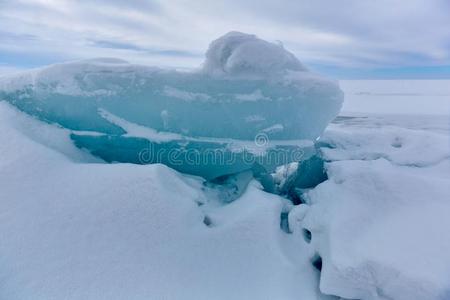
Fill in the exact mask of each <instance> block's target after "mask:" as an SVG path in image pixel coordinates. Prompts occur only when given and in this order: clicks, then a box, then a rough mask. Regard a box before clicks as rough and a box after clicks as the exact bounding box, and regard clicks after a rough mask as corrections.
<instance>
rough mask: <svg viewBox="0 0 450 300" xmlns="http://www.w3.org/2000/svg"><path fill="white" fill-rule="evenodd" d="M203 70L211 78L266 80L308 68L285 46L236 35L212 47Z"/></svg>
mask: <svg viewBox="0 0 450 300" xmlns="http://www.w3.org/2000/svg"><path fill="white" fill-rule="evenodd" d="M203 70H204V72H205V73H208V74H210V75H233V76H264V77H265V76H272V75H275V74H277V73H278V74H279V73H280V72H285V71H287V70H293V71H306V68H305V67H304V66H303V65H302V64H301V63H300V61H299V60H298V59H297V58H296V57H295V56H294V55H293V54H292V53H291V52H289V51H287V50H285V49H284V48H283V46H282V45H277V44H273V43H270V42H267V41H264V40H261V39H259V38H258V37H256V36H255V35H252V34H245V33H241V32H235V31H233V32H229V33H227V34H225V35H224V36H222V37H220V38H218V39H217V40H215V41H213V42H212V43H211V44H210V46H209V49H208V51H207V52H206V61H205V63H204V66H203Z"/></svg>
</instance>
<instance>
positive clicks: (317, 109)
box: [0, 32, 343, 178]
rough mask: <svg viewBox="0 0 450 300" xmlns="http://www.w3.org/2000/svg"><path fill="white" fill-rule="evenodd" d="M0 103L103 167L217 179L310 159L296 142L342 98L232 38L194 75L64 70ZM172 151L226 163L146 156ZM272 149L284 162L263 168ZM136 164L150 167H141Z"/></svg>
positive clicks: (12, 88) (286, 61)
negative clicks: (59, 134) (154, 167)
mask: <svg viewBox="0 0 450 300" xmlns="http://www.w3.org/2000/svg"><path fill="white" fill-rule="evenodd" d="M0 99H5V100H6V101H8V102H9V103H11V104H13V105H14V106H16V107H17V108H19V109H20V110H22V111H24V112H26V113H28V114H30V115H33V116H35V117H37V118H39V119H40V120H43V121H46V122H49V123H56V124H59V125H60V126H62V127H64V128H67V129H70V130H72V135H71V137H72V139H73V140H74V142H75V144H76V145H77V146H78V147H80V148H86V149H88V150H89V151H90V152H91V153H93V154H94V155H96V156H98V157H100V158H102V159H104V160H106V161H110V162H116V161H118V162H133V163H154V162H163V163H165V164H167V165H169V166H171V167H173V168H175V169H177V170H180V171H182V172H187V173H191V174H195V175H200V176H203V177H205V178H215V177H217V176H221V175H224V174H230V173H236V172H241V171H244V170H246V169H249V168H252V167H253V165H254V161H255V158H256V157H258V158H259V159H260V161H258V164H259V165H262V166H263V167H264V168H267V169H273V168H274V167H275V166H276V165H281V164H285V163H289V162H291V161H294V160H298V155H297V159H294V158H292V157H293V156H295V155H291V153H293V152H295V151H297V150H298V149H299V148H302V149H303V148H304V149H306V150H305V151H303V152H304V154H305V157H306V156H308V155H306V154H307V153H308V152H311V149H309V150H308V149H307V148H308V147H310V146H311V144H308V143H306V144H305V142H304V141H305V140H309V141H314V140H315V139H316V138H317V137H318V136H320V134H321V133H322V132H323V130H324V128H325V127H326V126H327V124H328V123H329V122H330V121H331V120H332V119H333V118H334V117H335V116H336V115H337V113H338V111H339V109H340V107H341V105H342V102H343V93H342V92H341V90H340V89H339V87H338V85H337V84H336V83H335V82H334V81H331V80H328V79H324V78H322V77H319V76H318V75H316V74H313V73H311V72H309V71H308V70H307V69H306V68H305V67H304V66H303V65H302V64H301V63H300V61H299V60H298V59H297V58H296V57H295V56H294V55H293V54H292V53H290V52H289V51H287V50H285V49H284V48H283V46H281V45H277V44H273V43H269V42H266V41H263V40H261V39H259V38H257V37H256V36H254V35H249V34H244V33H238V32H231V33H228V34H226V35H224V36H223V37H221V38H219V39H217V40H215V41H213V42H212V43H211V45H210V47H209V49H208V51H207V53H206V60H205V62H204V65H203V67H202V68H201V69H199V70H195V71H192V72H177V71H175V70H164V69H159V68H155V67H146V66H139V65H133V64H129V63H127V62H125V61H123V60H117V59H94V60H85V61H77V62H69V63H63V64H56V65H51V66H48V67H44V68H41V69H37V70H33V71H27V72H24V73H21V74H18V75H15V76H10V77H7V78H1V79H0ZM130 128H132V129H138V130H137V132H139V134H137V135H134V134H133V132H136V130H131V131H130V130H129V129H130ZM142 133H144V134H142ZM255 138H256V139H257V141H258V139H262V143H258V142H256V143H254V142H253V141H254V139H255ZM255 145H256V147H255ZM305 145H307V147H305ZM149 149H150V150H149ZM177 149H183V151H184V152H183V153H185V150H194V151H196V153H197V152H198V153H200V157H204V151H205V149H206V150H208V151H212V152H214V151H216V150H221V151H222V152H224V154H223V155H224V156H225V157H227V158H229V157H231V160H232V161H233V162H232V163H230V162H229V161H227V162H225V163H222V164H220V163H219V164H217V163H216V164H215V165H214V166H212V165H211V163H209V162H206V163H205V164H203V165H200V166H199V165H198V164H197V163H194V165H193V164H186V156H181V158H180V159H179V163H173V162H172V163H171V161H170V157H163V158H160V157H159V156H158V155H157V153H155V152H154V151H166V150H167V151H172V150H173V151H177ZM274 149H275V150H276V151H278V152H277V153H279V152H283V153H284V152H287V153H288V155H285V156H286V157H287V158H283V159H281V160H278V161H276V162H274V161H271V162H269V161H268V160H267V159H265V158H267V156H268V154H270V153H271V151H273V150H274ZM167 151H166V152H167ZM158 153H159V152H158ZM236 153H237V157H234V155H235V154H236ZM143 154H144V155H145V154H150V157H151V158H150V159H148V158H146V159H142V158H143ZM184 155H185V154H184ZM245 156H248V157H250V159H247V158H245ZM243 160H248V161H251V163H250V164H243Z"/></svg>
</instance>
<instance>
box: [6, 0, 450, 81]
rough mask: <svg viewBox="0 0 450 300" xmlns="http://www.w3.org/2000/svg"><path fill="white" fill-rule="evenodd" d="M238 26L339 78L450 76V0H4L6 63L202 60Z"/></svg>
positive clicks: (189, 63)
mask: <svg viewBox="0 0 450 300" xmlns="http://www.w3.org/2000/svg"><path fill="white" fill-rule="evenodd" d="M232 30H237V31H242V32H247V33H254V34H256V35H258V36H259V37H261V38H263V39H267V40H270V41H280V42H282V43H283V44H284V46H285V48H287V49H288V50H290V51H292V52H293V53H295V55H296V56H297V57H298V58H299V59H300V60H301V61H302V62H303V63H304V64H305V65H306V66H308V67H309V68H310V69H313V70H315V71H318V72H321V73H325V74H328V75H329V76H331V77H336V78H450V0H339V1H337V0H336V1H335V0H248V1H246V0H227V1H225V0H219V1H215V0H165V1H164V0H126V1H119V0H97V1H95V0H92V1H89V0H78V1H76V0H0V72H6V71H8V70H14V69H16V68H29V67H36V66H41V65H45V64H49V63H54V62H61V61H66V60H75V59H82V58H92V57H119V58H123V59H126V60H128V61H130V62H133V63H141V64H148V65H159V66H169V67H186V68H192V67H197V66H199V65H200V64H201V63H202V61H203V54H204V52H205V51H206V49H207V47H208V44H209V42H210V41H211V40H213V39H215V38H217V37H219V36H221V35H223V34H224V33H226V32H228V31H232Z"/></svg>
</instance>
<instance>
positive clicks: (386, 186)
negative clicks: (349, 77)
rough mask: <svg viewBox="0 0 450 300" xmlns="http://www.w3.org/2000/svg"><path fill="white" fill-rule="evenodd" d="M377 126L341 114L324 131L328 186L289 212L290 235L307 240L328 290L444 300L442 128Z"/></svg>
mask: <svg viewBox="0 0 450 300" xmlns="http://www.w3.org/2000/svg"><path fill="white" fill-rule="evenodd" d="M410 118H411V119H417V118H418V117H417V116H411V117H410ZM370 122H372V125H370V124H369V123H370ZM383 122H384V121H383V120H382V119H381V118H379V117H377V118H367V117H366V118H364V122H363V124H364V125H363V126H361V125H358V122H357V119H352V118H348V119H347V121H346V122H344V123H340V124H333V125H332V126H331V128H330V130H329V131H327V132H326V133H325V136H324V138H323V139H322V140H321V142H320V143H323V144H322V145H323V148H321V152H322V155H323V157H324V158H325V159H326V160H328V161H329V162H328V163H327V164H326V169H327V174H328V177H329V180H327V181H325V182H323V183H321V184H320V185H318V186H317V187H316V188H315V189H313V190H311V191H309V192H308V193H307V194H306V195H304V196H305V199H306V200H307V201H306V202H307V204H302V205H300V206H299V207H297V208H296V209H295V210H293V211H292V212H291V214H290V216H289V217H290V218H289V219H290V226H291V229H292V230H293V231H294V232H302V233H303V234H305V236H308V239H309V242H310V244H311V246H312V248H313V249H314V251H315V252H316V255H317V257H321V262H322V269H321V276H320V289H321V291H322V292H323V293H325V294H332V295H337V296H340V297H343V298H348V299H368V300H377V299H380V300H381V299H396V300H409V299H417V300H442V299H448V297H449V295H450V284H449V283H450V256H449V255H448V253H450V235H449V233H448V228H449V226H450V222H449V220H448V213H449V211H450V202H449V195H450V179H449V176H448V174H450V173H449V172H450V152H449V147H448V145H449V144H448V131H447V132H446V133H438V132H431V131H428V130H427V131H426V130H417V129H406V128H401V127H398V126H392V125H389V123H388V125H383V124H384V123H383ZM351 123H353V124H351ZM349 124H350V125H349ZM355 124H356V125H355ZM380 127H381V128H382V129H381V130H380ZM447 130H448V129H447Z"/></svg>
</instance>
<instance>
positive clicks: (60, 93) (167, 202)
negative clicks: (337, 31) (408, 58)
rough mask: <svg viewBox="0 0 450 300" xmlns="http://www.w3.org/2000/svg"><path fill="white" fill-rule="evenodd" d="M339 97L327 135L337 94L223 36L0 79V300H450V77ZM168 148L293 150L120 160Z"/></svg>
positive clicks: (255, 43) (246, 39) (263, 45)
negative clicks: (183, 52)
mask: <svg viewBox="0 0 450 300" xmlns="http://www.w3.org/2000/svg"><path fill="white" fill-rule="evenodd" d="M255 49H257V51H255ZM342 87H343V90H344V91H345V92H346V93H347V100H348V101H346V103H345V104H344V107H343V108H344V112H343V113H341V115H340V116H339V117H338V118H336V119H335V120H334V121H333V122H332V123H331V124H330V125H329V126H328V128H327V129H326V130H325V132H324V133H323V134H322V131H323V129H324V128H325V126H326V125H327V124H328V121H330V120H331V119H332V118H333V117H334V116H335V115H336V113H337V112H338V110H339V108H340V106H341V102H342V93H341V92H340V90H339V88H338V86H337V85H336V84H335V83H334V82H332V81H329V80H325V79H322V78H319V77H317V75H314V74H312V73H310V72H308V71H307V70H306V68H305V67H304V66H303V65H302V64H301V63H300V62H299V61H298V60H297V59H296V58H295V57H294V56H293V55H292V54H291V53H289V52H288V51H286V50H285V49H284V48H283V47H282V46H280V45H276V44H271V43H268V42H265V41H262V40H260V39H258V38H257V37H255V36H252V35H246V34H241V33H235V32H232V33H229V34H227V35H225V36H223V37H221V38H220V39H218V40H216V41H214V42H213V43H212V44H211V46H210V49H209V50H208V52H207V54H206V61H205V64H204V66H203V68H202V69H200V70H197V71H195V72H190V73H186V72H185V73H181V72H175V71H168V70H161V69H156V68H149V67H144V66H136V65H131V64H128V63H127V62H124V61H121V60H117V59H96V60H88V61H81V62H72V63H65V64H59V65H53V66H50V67H47V68H43V69H39V70H33V71H28V72H21V73H20V74H16V75H13V76H11V75H8V76H3V77H1V79H0V99H2V100H6V101H0V299H8V300H15V299H17V300H23V299H33V300H35V299H304V300H310V299H364V300H365V299H367V300H378V299H379V300H387V299H395V300H403V299H405V300H410V299H414V300H416V299H417V300H448V299H450V255H449V253H450V234H449V231H448V229H449V228H450V221H449V219H448V216H449V214H450V140H449V137H450V122H449V121H450V110H449V107H450V97H449V96H448V95H449V90H448V88H449V84H448V81H344V82H343V85H342ZM43 121H44V122H43ZM255 136H256V137H257V138H256V139H255V140H254V141H253V138H254V137H255ZM319 136H320V138H319V139H318V140H317V141H315V143H313V141H314V140H315V139H316V138H317V137H319ZM305 139H306V140H309V141H305ZM172 148H173V149H178V150H179V149H186V148H187V149H191V150H192V149H194V150H201V149H213V150H214V149H225V152H224V153H228V154H230V153H237V154H239V153H240V154H242V153H244V152H248V153H251V154H252V155H254V156H258V157H264V156H266V155H269V154H270V153H273V152H271V151H273V149H284V150H286V149H288V151H291V152H295V151H293V150H295V149H301V151H302V152H301V154H302V155H301V156H300V157H298V159H292V160H289V159H285V160H282V161H278V164H277V163H275V162H274V163H272V164H271V165H270V164H264V163H261V164H260V165H258V167H259V169H258V168H256V167H255V168H252V170H249V169H248V166H247V167H244V166H243V165H242V164H235V165H232V166H230V165H227V164H224V165H220V164H204V165H195V164H193V165H190V168H191V169H186V168H184V169H183V168H179V167H177V166H175V165H170V164H169V163H168V162H167V161H166V162H165V161H162V162H165V163H166V164H167V165H169V166H172V167H174V168H176V169H178V170H180V171H185V172H186V173H190V174H196V175H201V176H203V178H201V177H195V176H192V175H185V174H184V175H183V174H181V173H178V172H177V171H175V170H172V169H171V168H168V167H167V166H164V165H161V164H152V165H137V164H130V163H126V162H137V163H142V161H140V160H139V158H142V157H138V156H139V155H140V154H142V152H140V151H138V150H142V149H144V150H148V151H153V150H155V149H156V150H161V149H172ZM289 149H290V150H289ZM316 149H318V150H317V151H318V152H317V153H316V152H315V151H316ZM144 154H145V155H148V154H149V153H148V152H147V153H144ZM131 158H133V159H131ZM144 159H147V160H145V161H144V162H149V163H153V162H155V161H152V160H148V157H144ZM105 161H106V162H125V163H115V164H107V163H105ZM280 164H282V165H281V166H280ZM324 171H326V174H325V173H324ZM255 178H256V179H258V181H256V180H255ZM205 179H207V180H205ZM263 188H264V190H265V191H272V192H275V193H279V194H280V195H282V196H283V197H281V196H279V195H274V194H269V193H267V192H265V191H263ZM287 198H288V199H287ZM291 200H292V201H291ZM295 204H299V205H295ZM327 295H328V296H327Z"/></svg>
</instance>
